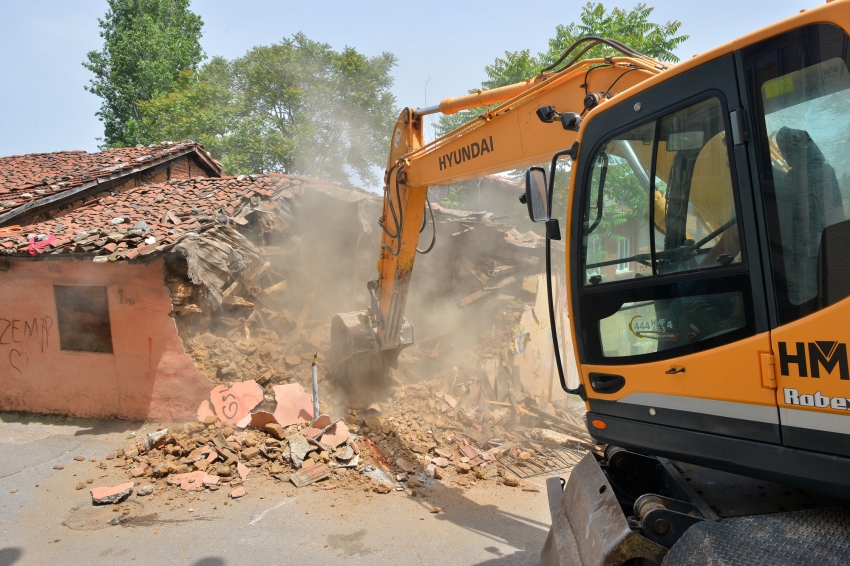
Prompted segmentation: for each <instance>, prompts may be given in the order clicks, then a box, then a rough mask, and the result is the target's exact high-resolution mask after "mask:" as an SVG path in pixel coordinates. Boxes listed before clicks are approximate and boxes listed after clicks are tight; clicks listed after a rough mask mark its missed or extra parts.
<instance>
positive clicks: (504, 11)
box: [0, 0, 824, 156]
mask: <svg viewBox="0 0 850 566" xmlns="http://www.w3.org/2000/svg"><path fill="white" fill-rule="evenodd" d="M823 1H824V0H818V1H813V0H769V1H768V0H712V2H683V1H682V0H655V1H651V0H647V3H648V4H649V5H652V6H654V7H655V11H654V12H653V14H652V18H651V19H652V21H655V22H668V21H672V20H679V21H681V22H682V28H681V29H680V33H681V34H686V35H690V36H691V37H690V39H688V40H687V41H686V42H685V43H684V44H683V45H682V46H681V49H680V50H679V52H678V53H677V55H678V56H679V57H680V58H682V59H685V58H689V57H691V56H692V55H694V54H695V53H701V52H704V51H706V50H708V49H710V48H712V47H714V46H717V45H720V44H722V43H725V42H727V41H730V40H732V39H734V38H736V37H738V36H741V35H744V34H745V33H747V32H749V31H752V30H755V29H758V28H760V27H763V26H765V25H768V24H770V23H773V22H775V21H778V20H780V19H783V18H786V17H788V16H792V15H794V14H796V13H797V12H799V11H800V10H801V9H803V8H812V7H814V6H818V5H820V4H821V3H822V2H823ZM603 3H604V4H605V6H606V7H608V8H611V7H615V6H617V7H620V8H627V9H631V8H633V7H634V6H635V5H636V4H637V2H633V1H626V0H616V1H613V2H612V1H609V0H605V1H604V2H603ZM584 4H585V2H583V1H574V0H568V1H566V2H564V1H559V2H553V1H552V0H548V1H543V0H524V1H523V2H520V3H516V2H503V1H498V0H493V1H491V2H487V3H484V2H458V1H457V0H453V1H445V0H430V1H429V2H416V3H412V2H411V3H408V2H400V1H398V0H395V1H391V2H390V1H370V2H351V1H350V0H349V1H347V2H339V1H334V0H325V1H322V2H318V1H315V0H314V1H312V2H304V1H299V2H289V1H282V0H276V1H274V0H241V1H239V2H234V1H233V0H193V2H192V4H191V8H192V10H194V11H195V12H196V13H198V14H200V15H201V17H202V18H203V20H204V28H203V29H204V36H203V38H202V40H201V44H202V46H203V48H204V50H205V51H206V53H207V55H209V56H213V55H222V56H224V57H227V58H234V57H239V56H241V55H243V54H244V53H245V52H246V51H248V50H249V49H250V48H251V47H253V46H255V45H268V44H272V43H275V42H278V41H280V40H281V39H282V38H283V37H285V36H290V35H292V34H294V33H296V32H299V31H301V32H304V33H305V34H306V35H307V36H308V37H309V38H310V39H313V40H315V41H322V42H326V43H329V44H331V45H332V46H333V47H334V48H336V49H342V48H343V47H345V46H351V47H354V48H356V49H357V50H358V51H360V52H361V53H364V54H366V55H379V54H380V53H382V52H384V51H389V52H391V53H394V54H395V55H396V56H397V57H398V66H397V67H396V68H395V69H394V71H393V76H394V78H395V85H394V87H393V93H394V94H395V96H396V98H397V103H398V105H399V107H402V106H411V107H417V106H426V105H432V104H436V103H438V102H439V100H440V99H442V98H445V97H449V96H460V95H463V94H466V92H467V90H468V89H470V88H476V87H478V86H479V85H480V83H481V81H482V80H484V79H485V78H486V77H485V75H484V67H485V66H486V65H487V64H490V63H492V62H493V60H494V59H495V58H496V57H499V56H501V55H503V54H504V52H505V51H518V50H521V49H531V50H532V52H533V53H537V52H539V51H544V50H545V49H546V46H547V40H548V39H549V38H550V37H552V36H553V35H554V30H555V26H556V25H558V24H569V23H570V22H572V21H575V20H577V19H578V15H579V13H580V11H581V7H582V6H584ZM106 10H107V4H106V2H105V1H95V0H86V1H81V0H70V1H69V0H28V1H26V2H20V1H15V0H2V2H0V20H1V21H3V24H4V25H3V33H2V34H0V73H2V75H0V77H2V80H0V156H2V155H19V154H24V153H36V152H51V151H59V150H63V149H83V150H86V151H97V144H98V142H97V139H96V138H98V137H99V136H101V135H102V133H103V126H102V124H101V122H100V121H99V120H98V119H97V117H96V116H95V112H97V110H98V108H99V106H100V99H98V98H97V97H95V96H94V95H93V94H90V93H88V92H86V91H85V90H84V89H83V87H84V86H85V85H86V84H88V81H89V79H90V78H91V74H90V73H89V72H88V71H87V70H85V69H84V68H83V66H82V64H81V63H82V61H83V60H84V59H85V55H86V53H87V52H88V51H91V50H98V49H100V48H101V46H102V40H101V38H100V36H99V34H98V32H99V29H98V24H97V19H98V18H99V17H102V16H103V15H104V14H105V12H106Z"/></svg>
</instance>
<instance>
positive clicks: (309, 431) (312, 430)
mask: <svg viewBox="0 0 850 566" xmlns="http://www.w3.org/2000/svg"><path fill="white" fill-rule="evenodd" d="M301 434H303V435H304V436H305V437H307V438H312V439H315V438H316V437H317V436H319V435H320V434H322V429H320V428H316V427H312V426H308V427H306V428H302V429H301Z"/></svg>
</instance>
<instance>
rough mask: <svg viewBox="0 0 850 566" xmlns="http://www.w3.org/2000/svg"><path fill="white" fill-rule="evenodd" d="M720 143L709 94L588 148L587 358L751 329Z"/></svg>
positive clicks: (730, 336)
mask: <svg viewBox="0 0 850 566" xmlns="http://www.w3.org/2000/svg"><path fill="white" fill-rule="evenodd" d="M728 145H730V144H727V136H726V122H725V119H724V107H723V104H722V102H721V100H720V98H719V94H718V95H717V96H714V95H709V96H702V97H701V99H697V100H694V101H691V102H690V103H683V104H680V105H679V106H678V107H676V108H674V109H673V110H672V111H670V112H668V113H666V114H664V115H662V116H660V117H658V118H657V119H654V120H651V121H648V122H645V123H643V124H640V125H638V126H636V127H633V128H631V129H628V130H626V131H624V132H621V133H618V134H615V135H614V136H613V137H611V138H609V139H608V140H606V141H604V142H603V143H602V144H600V145H599V146H598V148H597V149H596V153H595V155H594V156H593V158H592V161H591V163H592V169H591V171H590V172H589V174H588V175H587V176H586V184H585V187H584V199H583V207H584V208H583V209H582V210H583V213H584V234H583V236H584V241H583V244H584V245H583V253H582V260H583V265H582V269H583V274H584V277H583V285H582V287H583V289H584V292H583V293H582V299H581V304H582V319H583V324H585V325H586V327H585V329H584V334H585V336H584V342H585V345H586V354H587V355H588V361H589V362H590V363H632V362H636V361H638V359H636V358H635V357H636V356H638V357H642V359H647V361H648V360H649V359H660V358H664V357H669V356H675V355H682V354H684V353H687V352H689V351H694V350H697V349H704V348H709V347H714V346H717V345H720V344H724V343H728V342H731V341H734V340H737V339H739V338H741V337H743V336H747V335H751V334H752V333H753V329H752V323H751V321H752V315H751V312H750V307H749V306H748V304H747V303H748V302H747V301H746V297H748V296H749V282H748V278H747V277H746V275H743V276H742V275H736V273H738V274H742V273H743V272H744V271H745V268H744V267H743V263H744V257H743V254H742V248H741V244H740V241H739V236H738V226H737V217H738V215H737V213H736V199H735V190H734V187H733V181H732V179H733V176H732V172H731V169H730V166H729V152H730V148H729V147H728ZM683 277H686V278H683ZM588 321H589V322H591V324H590V325H587V324H586V322H588ZM593 322H595V323H596V324H593Z"/></svg>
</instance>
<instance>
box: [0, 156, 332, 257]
mask: <svg viewBox="0 0 850 566" xmlns="http://www.w3.org/2000/svg"><path fill="white" fill-rule="evenodd" d="M0 162H2V158H0ZM0 175H2V163H0ZM202 179H203V181H199V180H197V179H193V180H186V181H168V182H166V183H159V184H154V185H143V186H140V187H136V188H134V189H129V190H127V191H125V192H122V193H118V194H115V195H112V196H109V197H104V198H102V199H95V200H93V201H91V202H89V203H86V204H85V205H83V206H80V207H78V208H76V209H74V210H72V211H70V212H69V211H61V212H59V213H58V214H56V215H55V216H54V217H53V218H52V219H51V220H47V221H44V222H40V223H37V224H31V225H27V226H24V227H17V226H7V227H2V228H0V242H2V248H0V254H8V255H21V256H29V255H30V253H29V251H28V250H29V241H28V240H27V238H26V236H27V234H38V235H39V236H43V238H41V239H40V240H37V241H36V242H35V243H36V244H38V243H39V242H41V241H45V240H47V239H49V238H50V236H51V235H54V236H55V237H56V241H54V242H53V243H52V244H51V245H49V246H46V247H44V248H42V249H35V250H34V251H35V252H36V253H37V254H38V253H40V254H42V255H43V254H47V255H51V254H61V253H72V254H85V255H86V256H95V257H94V258H93V259H94V260H95V261H106V260H105V259H98V258H100V257H102V256H107V257H109V258H110V260H112V261H118V260H128V259H136V258H139V257H140V256H148V255H151V254H153V253H156V252H164V251H170V249H171V247H172V245H174V244H176V243H177V242H178V241H180V240H181V239H182V238H184V237H185V236H187V235H189V233H191V232H195V233H203V230H205V229H206V227H207V226H214V225H216V224H218V223H222V224H224V223H231V222H233V221H234V219H236V218H238V217H239V216H240V214H246V213H248V212H249V211H250V210H251V209H253V208H254V207H255V206H256V205H253V204H252V203H251V202H250V200H249V199H247V198H245V197H242V196H240V194H241V193H242V192H244V190H245V189H246V188H249V187H252V186H257V187H263V188H264V190H266V192H267V193H268V194H271V195H273V196H272V197H271V199H272V200H277V199H279V198H284V197H282V196H281V193H282V192H286V191H284V190H283V187H287V186H289V185H290V183H291V181H292V178H291V177H289V176H287V175H282V174H278V173H268V174H265V175H252V176H250V177H245V178H243V179H242V180H241V181H240V180H238V179H239V178H238V177H220V178H202ZM312 182H313V183H316V184H325V185H326V184H327V183H325V182H323V181H319V180H313V181H312ZM201 185H207V186H206V187H203V190H201V188H202V187H201ZM0 186H2V182H0ZM209 187H213V188H214V189H215V190H217V191H219V192H221V193H222V194H223V195H225V196H224V197H223V198H226V199H228V200H229V201H237V202H238V203H239V204H237V205H236V206H235V207H234V208H233V213H232V214H230V215H227V214H224V212H223V210H222V206H221V205H219V204H217V203H216V202H213V201H211V200H210V199H205V198H203V196H204V194H208V191H209V190H210V189H209ZM290 198H291V195H290ZM3 202H5V199H4V198H3V197H2V196H0V206H3ZM267 204H270V203H267ZM246 206H247V207H248V209H247V210H246ZM2 214H3V210H0V215H2ZM7 238H8V240H7ZM3 240H6V241H5V242H3ZM112 244H116V245H115V250H112V249H110V248H112Z"/></svg>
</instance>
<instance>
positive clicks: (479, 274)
mask: <svg viewBox="0 0 850 566" xmlns="http://www.w3.org/2000/svg"><path fill="white" fill-rule="evenodd" d="M464 265H465V266H466V269H468V270H469V272H470V273H472V275H474V276H475V278H476V279H478V281H479V282H480V283H481V284H482V285H486V284H487V280H488V279H490V277H489V276H488V275H487V274H486V273H484V272H483V271H481V270H480V269H478V267H477V266H476V265H475V264H474V263H472V262H471V261H469V260H468V259H467V260H465V261H464Z"/></svg>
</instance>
